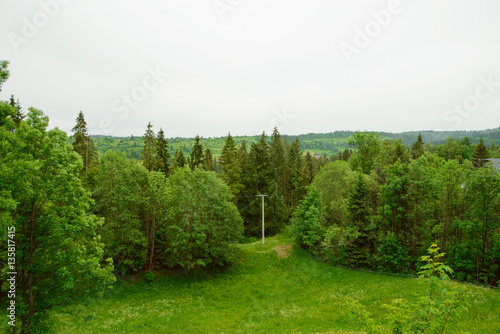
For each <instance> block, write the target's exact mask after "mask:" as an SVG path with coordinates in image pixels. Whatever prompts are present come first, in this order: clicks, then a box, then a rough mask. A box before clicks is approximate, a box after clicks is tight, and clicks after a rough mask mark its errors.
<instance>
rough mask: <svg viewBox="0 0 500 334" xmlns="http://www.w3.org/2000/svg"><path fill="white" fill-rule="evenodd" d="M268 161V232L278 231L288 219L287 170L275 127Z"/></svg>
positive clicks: (282, 148)
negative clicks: (269, 174) (269, 173)
mask: <svg viewBox="0 0 500 334" xmlns="http://www.w3.org/2000/svg"><path fill="white" fill-rule="evenodd" d="M269 162H270V169H271V178H270V182H269V190H268V195H269V199H270V203H269V205H268V208H269V213H270V219H271V221H272V222H273V224H272V225H270V226H269V227H270V231H269V232H270V233H278V232H279V231H280V229H281V228H282V227H283V226H284V225H285V223H286V222H287V220H288V209H287V206H286V201H285V196H286V193H287V192H288V191H289V189H288V184H289V182H288V171H287V168H288V166H287V164H286V156H285V149H284V147H283V141H282V139H281V135H280V133H279V131H278V129H277V128H276V127H275V128H274V131H273V134H272V135H271V144H270V148H269Z"/></svg>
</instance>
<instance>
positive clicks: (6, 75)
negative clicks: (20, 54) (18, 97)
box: [0, 60, 10, 92]
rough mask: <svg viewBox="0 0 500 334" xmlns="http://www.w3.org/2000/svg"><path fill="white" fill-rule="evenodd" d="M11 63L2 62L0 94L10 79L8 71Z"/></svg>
mask: <svg viewBox="0 0 500 334" xmlns="http://www.w3.org/2000/svg"><path fill="white" fill-rule="evenodd" d="M8 66H9V62H8V61H6V60H0V92H1V91H2V85H3V84H4V82H5V81H7V79H9V76H10V73H9V70H8V69H7V68H8Z"/></svg>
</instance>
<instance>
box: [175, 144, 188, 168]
mask: <svg viewBox="0 0 500 334" xmlns="http://www.w3.org/2000/svg"><path fill="white" fill-rule="evenodd" d="M184 165H186V157H185V156H184V151H183V150H181V149H177V151H175V157H174V161H173V168H174V169H175V168H182V167H184Z"/></svg>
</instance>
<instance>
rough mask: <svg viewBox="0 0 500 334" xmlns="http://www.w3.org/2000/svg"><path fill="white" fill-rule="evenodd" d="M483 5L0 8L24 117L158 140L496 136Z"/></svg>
mask: <svg viewBox="0 0 500 334" xmlns="http://www.w3.org/2000/svg"><path fill="white" fill-rule="evenodd" d="M499 15H500V1H498V0H418V1H410V0H401V1H395V0H380V1H379V0H345V1H336V0H157V1H131V0H128V1H123V0H121V1H118V0H115V1H111V0H99V1H97V0H85V1H83V0H64V1H63V0H40V1H33V0H22V1H20V0H0V28H1V30H0V31H1V38H0V59H5V60H8V61H10V66H9V69H10V72H11V77H10V79H9V80H8V81H7V83H5V84H4V86H3V91H2V92H1V93H0V99H1V100H7V99H8V98H9V97H10V95H11V94H14V95H15V97H16V99H19V100H20V102H21V105H22V106H23V108H24V109H25V110H27V108H28V107H30V106H33V107H35V108H38V109H41V110H43V111H44V112H45V113H46V114H47V115H48V116H49V117H50V127H55V126H57V127H59V128H60V129H62V130H64V131H67V132H68V133H70V131H71V128H72V127H73V126H74V124H75V119H76V117H77V114H78V112H79V111H80V110H81V111H83V113H84V115H85V118H86V120H87V124H88V128H89V130H90V132H91V133H92V134H112V135H115V136H129V135H131V134H134V135H142V134H143V133H144V131H145V129H146V125H147V123H148V122H149V121H150V122H151V123H152V124H153V125H154V130H155V131H158V130H159V128H160V127H162V128H163V130H164V131H165V133H166V135H167V136H168V137H176V136H180V137H192V136H194V135H196V134H199V135H200V136H203V137H210V136H224V135H226V134H227V133H228V132H229V131H231V134H233V135H255V134H259V133H261V132H262V131H263V130H266V132H268V131H269V129H270V128H272V127H274V126H277V127H278V128H279V129H280V132H282V133H285V134H302V133H309V132H332V131H336V130H373V131H391V132H401V131H408V130H454V129H466V130H472V129H487V128H495V127H499V126H500V19H499V18H500V17H499Z"/></svg>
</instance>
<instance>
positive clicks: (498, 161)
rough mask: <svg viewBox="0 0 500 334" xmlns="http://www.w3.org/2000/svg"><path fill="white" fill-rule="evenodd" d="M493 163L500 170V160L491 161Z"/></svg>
mask: <svg viewBox="0 0 500 334" xmlns="http://www.w3.org/2000/svg"><path fill="white" fill-rule="evenodd" d="M490 161H491V163H492V164H493V165H494V166H495V167H496V168H497V169H498V170H500V159H490Z"/></svg>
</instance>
